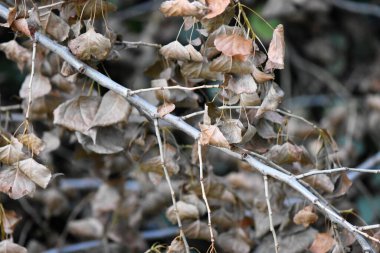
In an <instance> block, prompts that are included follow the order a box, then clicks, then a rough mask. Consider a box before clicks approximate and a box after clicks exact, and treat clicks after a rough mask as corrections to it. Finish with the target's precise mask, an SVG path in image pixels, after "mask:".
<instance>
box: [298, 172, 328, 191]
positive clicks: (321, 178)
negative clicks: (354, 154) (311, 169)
mask: <svg viewBox="0 0 380 253" xmlns="http://www.w3.org/2000/svg"><path fill="white" fill-rule="evenodd" d="M304 180H305V182H306V183H308V184H310V185H311V186H312V187H313V188H315V189H316V190H320V191H325V192H328V193H332V192H333V191H334V184H333V182H332V181H331V179H330V177H329V176H327V175H325V174H319V175H314V176H310V177H306V178H304Z"/></svg>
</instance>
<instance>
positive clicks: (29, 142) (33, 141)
mask: <svg viewBox="0 0 380 253" xmlns="http://www.w3.org/2000/svg"><path fill="white" fill-rule="evenodd" d="M17 139H18V140H19V141H20V142H21V143H22V144H23V145H24V146H26V147H27V148H28V149H29V150H31V151H32V153H33V154H35V155H38V154H39V153H40V152H41V151H42V150H43V149H44V148H45V143H44V142H43V141H42V140H41V139H40V138H38V137H37V136H36V135H35V134H33V133H31V134H20V135H18V136H17Z"/></svg>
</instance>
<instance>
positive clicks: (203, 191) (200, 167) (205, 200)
mask: <svg viewBox="0 0 380 253" xmlns="http://www.w3.org/2000/svg"><path fill="white" fill-rule="evenodd" d="M198 159H199V181H200V183H201V189H202V198H203V201H204V202H205V205H206V209H207V220H208V227H209V230H210V241H211V246H210V251H208V252H210V253H211V252H215V245H214V244H215V238H214V233H213V231H212V224H211V209H210V205H209V204H208V201H207V196H206V190H205V185H204V178H203V160H202V145H201V142H200V141H199V140H198Z"/></svg>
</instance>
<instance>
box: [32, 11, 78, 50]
mask: <svg viewBox="0 0 380 253" xmlns="http://www.w3.org/2000/svg"><path fill="white" fill-rule="evenodd" d="M39 17H40V21H41V25H42V27H43V29H44V30H45V32H46V33H47V34H49V35H51V36H52V37H53V38H54V39H56V40H57V41H58V42H62V41H64V40H66V39H67V38H68V36H69V32H70V26H69V25H68V24H67V23H66V22H65V21H64V20H63V19H62V18H61V17H59V16H58V15H56V14H55V13H54V12H53V11H51V10H50V9H47V10H46V12H45V13H40V16H39Z"/></svg>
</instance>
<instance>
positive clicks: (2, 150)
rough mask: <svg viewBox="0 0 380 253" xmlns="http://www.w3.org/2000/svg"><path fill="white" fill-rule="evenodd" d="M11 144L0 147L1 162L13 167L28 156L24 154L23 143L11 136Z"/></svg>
mask: <svg viewBox="0 0 380 253" xmlns="http://www.w3.org/2000/svg"><path fill="white" fill-rule="evenodd" d="M10 141H11V143H9V144H8V145H5V146H3V147H0V161H1V162H2V163H4V164H7V165H11V164H13V163H15V162H18V161H20V160H22V159H24V158H25V157H26V154H25V153H24V152H22V147H23V145H22V143H20V142H19V141H18V140H17V139H16V138H14V137H13V136H11V139H10Z"/></svg>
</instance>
